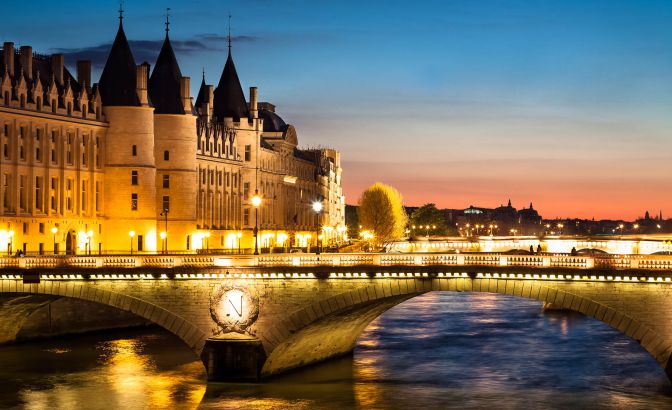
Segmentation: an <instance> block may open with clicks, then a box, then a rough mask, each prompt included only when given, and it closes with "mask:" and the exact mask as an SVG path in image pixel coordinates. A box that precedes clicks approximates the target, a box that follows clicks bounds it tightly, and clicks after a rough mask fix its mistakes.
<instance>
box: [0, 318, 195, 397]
mask: <svg viewBox="0 0 672 410" xmlns="http://www.w3.org/2000/svg"><path fill="white" fill-rule="evenodd" d="M117 337H119V338H116V339H109V338H105V337H104V336H101V335H97V336H94V335H89V336H83V337H78V338H72V339H58V340H52V341H43V342H34V343H27V344H23V345H16V346H7V347H3V348H0V363H2V366H0V381H1V383H0V408H12V407H16V408H29V409H45V410H46V409H140V408H154V409H172V408H185V409H192V408H196V407H197V406H198V403H199V402H200V401H201V399H202V397H203V394H204V393H205V389H206V384H205V371H204V369H203V365H202V364H201V363H200V362H199V361H195V359H196V357H195V355H194V354H193V353H192V352H191V351H190V350H189V349H188V348H187V347H186V346H184V345H182V344H181V342H179V340H176V339H175V338H174V337H173V336H172V335H169V334H167V333H166V332H164V331H160V330H149V331H148V330H144V331H129V332H123V333H121V334H118V336H117Z"/></svg>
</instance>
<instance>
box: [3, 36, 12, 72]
mask: <svg viewBox="0 0 672 410" xmlns="http://www.w3.org/2000/svg"><path fill="white" fill-rule="evenodd" d="M2 57H3V60H4V61H3V64H4V65H6V66H7V71H9V76H10V77H14V43H10V42H5V44H3V45H2Z"/></svg>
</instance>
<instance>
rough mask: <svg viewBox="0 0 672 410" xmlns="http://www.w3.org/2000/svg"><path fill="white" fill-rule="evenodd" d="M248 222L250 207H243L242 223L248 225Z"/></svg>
mask: <svg viewBox="0 0 672 410" xmlns="http://www.w3.org/2000/svg"><path fill="white" fill-rule="evenodd" d="M249 224H250V209H249V208H245V209H243V225H249Z"/></svg>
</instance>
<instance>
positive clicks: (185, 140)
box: [149, 24, 198, 250]
mask: <svg viewBox="0 0 672 410" xmlns="http://www.w3.org/2000/svg"><path fill="white" fill-rule="evenodd" d="M166 26H167V24H166ZM189 88H190V87H189V77H183V76H182V72H181V71H180V66H179V64H178V63H177V59H176V58H175V53H174V52H173V48H172V46H171V44H170V38H169V35H168V29H167V28H166V38H165V40H164V42H163V46H162V47H161V52H160V53H159V57H158V58H157V60H156V65H155V66H154V71H153V72H152V76H151V77H150V79H149V95H150V99H151V101H152V103H153V104H154V107H155V111H154V137H155V140H154V157H155V158H156V167H157V173H156V192H157V195H156V202H155V203H156V211H157V218H158V219H157V226H158V232H159V233H160V235H159V238H160V239H159V242H158V249H159V250H174V249H185V246H186V243H187V238H188V237H189V235H191V234H193V230H194V228H195V225H196V202H195V201H194V199H195V198H196V197H197V187H198V174H197V172H196V169H197V165H196V135H197V134H196V116H194V114H193V108H192V106H191V98H190V95H189Z"/></svg>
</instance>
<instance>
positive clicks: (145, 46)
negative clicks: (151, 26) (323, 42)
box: [51, 33, 259, 68]
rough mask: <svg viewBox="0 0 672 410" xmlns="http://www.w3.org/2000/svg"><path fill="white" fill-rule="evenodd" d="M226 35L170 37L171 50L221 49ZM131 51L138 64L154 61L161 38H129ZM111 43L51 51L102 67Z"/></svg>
mask: <svg viewBox="0 0 672 410" xmlns="http://www.w3.org/2000/svg"><path fill="white" fill-rule="evenodd" d="M258 40H259V37H256V36H245V35H242V36H233V37H232V38H231V41H232V42H234V43H238V42H253V41H258ZM226 41H227V37H226V36H223V35H220V34H213V33H206V34H199V35H196V36H194V37H192V38H188V39H184V40H175V39H171V40H170V42H171V44H172V45H173V50H175V53H176V54H177V55H178V58H179V56H180V54H182V55H184V54H187V55H188V54H192V53H197V52H201V51H221V50H224V49H225V47H226ZM128 43H129V45H130V46H131V51H132V52H133V57H135V61H136V62H137V63H138V64H139V63H141V62H143V61H148V62H152V63H153V62H154V61H155V60H156V58H157V57H158V56H159V51H160V50H161V45H162V44H163V40H162V39H161V40H129V42H128ZM111 47H112V43H111V42H110V43H104V44H99V45H95V46H89V47H82V48H55V49H52V50H51V51H52V52H53V53H62V54H64V55H65V58H66V61H67V62H68V63H74V62H75V61H77V60H91V63H92V65H93V66H94V67H95V68H102V67H103V66H104V65H105V61H107V55H108V54H109V52H110V48H111Z"/></svg>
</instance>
